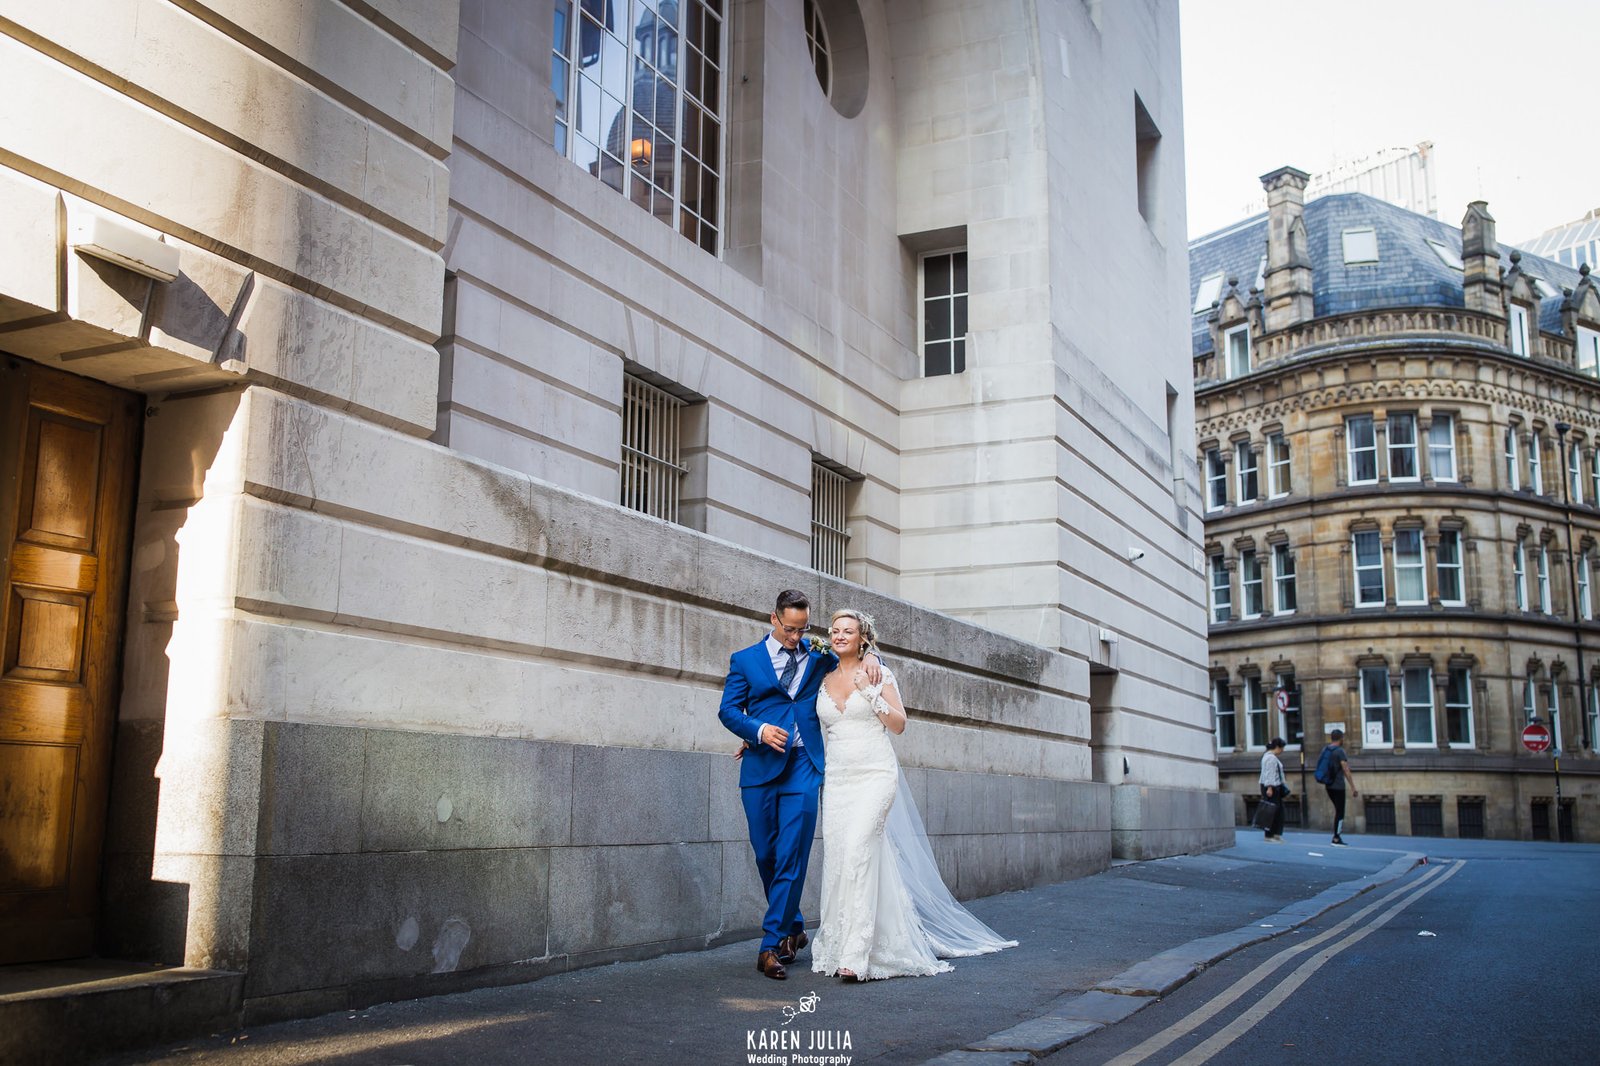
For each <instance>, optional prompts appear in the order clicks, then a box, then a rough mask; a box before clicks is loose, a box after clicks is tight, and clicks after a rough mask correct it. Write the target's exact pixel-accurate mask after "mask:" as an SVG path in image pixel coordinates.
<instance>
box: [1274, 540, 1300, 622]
mask: <svg viewBox="0 0 1600 1066" xmlns="http://www.w3.org/2000/svg"><path fill="white" fill-rule="evenodd" d="M1298 606H1299V596H1298V595H1297V592H1296V589H1295V581H1294V553H1293V552H1291V551H1290V550H1289V546H1288V545H1287V544H1274V545H1273V546H1272V613H1273V614H1294V612H1295V608H1296V607H1298Z"/></svg>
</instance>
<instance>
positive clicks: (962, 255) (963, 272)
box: [950, 252, 967, 292]
mask: <svg viewBox="0 0 1600 1066" xmlns="http://www.w3.org/2000/svg"><path fill="white" fill-rule="evenodd" d="M950 272H951V276H952V278H953V279H954V280H953V283H952V286H951V290H950V291H951V292H966V291H967V253H966V252H957V253H956V254H955V255H953V256H951V265H950Z"/></svg>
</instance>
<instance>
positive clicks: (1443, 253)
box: [1428, 241, 1466, 270]
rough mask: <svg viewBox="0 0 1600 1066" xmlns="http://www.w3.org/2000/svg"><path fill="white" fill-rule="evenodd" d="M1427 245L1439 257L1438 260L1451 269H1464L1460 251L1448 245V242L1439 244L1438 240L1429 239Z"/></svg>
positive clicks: (1464, 265)
mask: <svg viewBox="0 0 1600 1066" xmlns="http://www.w3.org/2000/svg"><path fill="white" fill-rule="evenodd" d="M1428 247H1429V248H1432V249H1433V254H1434V255H1436V256H1438V257H1439V262H1441V263H1443V264H1444V265H1445V266H1447V267H1449V268H1450V269H1451V270H1465V269H1466V264H1464V263H1462V262H1461V253H1460V252H1458V251H1456V250H1455V249H1454V248H1452V247H1450V246H1449V245H1448V244H1441V243H1440V242H1439V241H1429V242H1428Z"/></svg>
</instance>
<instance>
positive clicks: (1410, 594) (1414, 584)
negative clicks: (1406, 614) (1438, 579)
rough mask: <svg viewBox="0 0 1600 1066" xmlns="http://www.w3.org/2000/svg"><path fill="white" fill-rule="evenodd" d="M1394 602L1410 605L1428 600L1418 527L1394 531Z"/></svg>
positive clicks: (1426, 579)
mask: <svg viewBox="0 0 1600 1066" xmlns="http://www.w3.org/2000/svg"><path fill="white" fill-rule="evenodd" d="M1394 602H1395V603H1397V604H1400V605H1402V606H1410V607H1415V606H1418V605H1421V604H1426V603H1427V602H1428V578H1427V569H1426V560H1425V558H1424V557H1423V554H1422V530H1420V529H1397V530H1395V531H1394Z"/></svg>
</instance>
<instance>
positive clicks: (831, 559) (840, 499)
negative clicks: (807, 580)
mask: <svg viewBox="0 0 1600 1066" xmlns="http://www.w3.org/2000/svg"><path fill="white" fill-rule="evenodd" d="M849 489H850V479H849V478H848V477H846V476H845V475H843V474H841V473H839V472H838V471H836V470H832V469H830V468H828V467H827V466H825V465H823V464H822V463H819V462H817V461H815V460H812V463H811V569H813V570H818V571H821V572H822V573H824V574H832V575H833V576H834V577H843V576H844V565H845V549H847V548H848V547H849V545H850V528H849V516H850V508H849V500H848V495H849Z"/></svg>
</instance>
